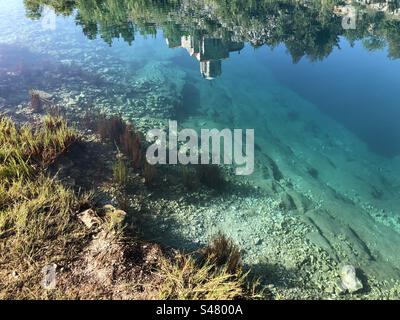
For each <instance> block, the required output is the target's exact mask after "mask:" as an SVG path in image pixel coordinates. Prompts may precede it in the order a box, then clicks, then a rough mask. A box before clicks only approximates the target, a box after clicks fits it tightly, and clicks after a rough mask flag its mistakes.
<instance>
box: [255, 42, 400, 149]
mask: <svg viewBox="0 0 400 320" xmlns="http://www.w3.org/2000/svg"><path fill="white" fill-rule="evenodd" d="M340 47H341V49H335V50H334V51H333V52H332V54H331V55H330V56H329V57H328V58H327V59H325V60H324V61H322V62H314V63H311V62H309V61H308V60H307V59H306V58H303V59H302V60H301V61H300V62H299V63H298V64H295V65H294V64H293V63H292V62H291V58H290V56H288V55H287V54H284V49H283V48H282V47H280V48H278V49H277V50H275V51H273V53H272V54H268V58H265V59H263V63H267V64H269V65H270V66H271V69H272V70H273V72H274V75H275V77H276V78H277V79H278V80H279V81H281V82H282V83H283V84H284V85H286V86H288V87H290V88H291V89H293V90H295V91H297V92H298V93H299V94H301V95H302V96H304V97H305V98H306V99H308V100H310V101H312V102H313V103H315V104H316V105H317V106H319V107H320V108H321V109H322V110H324V111H325V112H326V113H328V114H330V115H331V116H333V117H335V118H336V119H337V120H339V121H340V122H342V123H343V124H344V125H346V126H347V127H348V128H349V129H351V130H352V131H353V132H355V133H356V134H357V135H359V136H360V137H361V138H363V139H364V140H365V141H367V142H368V143H369V144H370V146H371V147H372V148H373V149H375V150H376V151H378V152H381V153H384V154H387V155H393V154H394V153H396V154H400V126H399V119H400V106H399V100H398V97H399V89H400V60H391V59H389V58H388V57H387V51H386V50H380V51H374V52H369V51H368V50H366V49H365V48H364V47H363V45H362V43H360V42H357V43H355V45H354V47H351V46H350V45H349V43H348V42H347V41H346V40H343V39H342V41H341V43H340Z"/></svg>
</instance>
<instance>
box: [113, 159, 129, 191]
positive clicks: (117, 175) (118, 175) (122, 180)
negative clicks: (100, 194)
mask: <svg viewBox="0 0 400 320" xmlns="http://www.w3.org/2000/svg"><path fill="white" fill-rule="evenodd" d="M113 175H114V181H115V182H116V183H117V184H119V185H120V186H122V187H124V188H125V187H126V186H127V184H128V181H129V168H128V166H127V165H126V161H125V160H124V159H122V158H121V157H119V158H118V159H117V161H116V162H115V164H114V168H113Z"/></svg>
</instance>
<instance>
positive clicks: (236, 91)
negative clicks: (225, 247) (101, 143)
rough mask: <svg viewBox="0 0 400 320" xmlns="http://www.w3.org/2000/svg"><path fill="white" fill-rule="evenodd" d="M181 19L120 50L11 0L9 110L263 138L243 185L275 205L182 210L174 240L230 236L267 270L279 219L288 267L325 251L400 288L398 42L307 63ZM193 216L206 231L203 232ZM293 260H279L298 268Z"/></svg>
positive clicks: (0, 48) (4, 44) (340, 40)
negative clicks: (92, 113) (43, 101)
mask: <svg viewBox="0 0 400 320" xmlns="http://www.w3.org/2000/svg"><path fill="white" fill-rule="evenodd" d="M196 3H197V2H196ZM199 3H201V1H199ZM80 9H81V8H80V7H78V8H77V9H76V10H78V11H79V10H80ZM196 10H199V9H196ZM304 10H305V9H304ZM177 12H180V13H175V15H169V16H168V17H170V19H177V21H173V22H174V23H175V24H173V23H172V22H170V23H169V24H162V25H157V22H154V21H153V20H154V19H155V18H154V19H153V20H151V19H150V18H147V19H150V21H149V23H148V24H146V26H147V27H148V28H150V27H149V26H148V25H150V26H153V27H154V28H155V31H156V34H155V35H154V34H153V35H151V34H147V35H143V34H144V32H143V30H140V31H137V32H135V33H134V34H135V40H134V41H133V42H132V44H128V43H127V42H126V41H124V40H123V39H121V38H120V39H118V40H117V39H114V40H113V41H111V44H112V45H111V46H110V45H109V44H108V43H106V42H105V41H104V40H103V39H101V37H100V36H99V35H97V37H95V39H92V40H90V39H88V37H87V36H85V35H84V34H83V33H82V27H81V26H79V25H77V24H76V22H75V21H76V17H75V16H74V14H76V12H75V13H74V14H73V15H72V16H69V17H61V16H58V17H57V19H56V29H55V30H45V29H43V27H42V25H41V22H40V21H32V20H30V19H28V18H26V16H25V13H26V12H25V8H24V6H23V3H22V2H21V1H15V2H14V1H13V2H9V1H6V0H0V107H10V106H17V105H18V104H20V103H23V102H25V101H26V100H27V99H28V97H27V95H28V94H27V93H28V90H30V89H32V88H35V89H39V90H43V91H46V92H50V93H52V94H54V95H55V96H57V97H59V99H60V102H63V103H64V104H65V105H66V106H67V107H68V108H70V109H71V110H75V111H76V112H84V111H85V108H86V107H87V106H88V105H91V106H92V105H93V106H95V107H96V108H98V109H99V110H101V111H102V112H105V113H108V114H117V113H118V114H122V115H123V116H124V118H126V119H127V120H130V121H134V122H136V123H139V122H140V123H141V125H142V127H143V128H152V126H153V127H154V126H155V125H159V124H164V125H165V123H166V120H168V119H177V120H178V121H179V124H180V126H182V127H186V128H194V129H201V128H220V129H221V128H242V129H246V128H251V129H255V132H256V155H255V156H256V171H255V173H254V174H253V175H252V176H250V177H248V178H240V177H237V178H236V179H237V180H243V181H244V180H246V181H247V180H248V181H249V182H250V184H251V186H252V187H254V189H255V190H263V192H265V193H264V196H263V197H262V198H261V199H260V197H255V196H254V195H251V194H250V195H248V194H247V193H246V194H245V193H243V195H242V197H237V199H236V198H235V199H236V200H233V199H230V200H229V202H227V204H225V205H224V204H223V203H221V202H219V203H218V202H217V203H212V204H210V206H209V207H203V208H200V209H201V210H200V209H198V210H197V209H195V212H196V213H195V217H192V218H193V221H191V220H190V219H189V220H188V219H187V217H186V216H184V215H183V216H179V215H178V216H177V217H176V219H178V220H179V219H182V224H181V225H180V228H181V229H179V230H178V231H176V230H175V232H178V233H180V234H181V235H182V237H183V238H185V237H186V238H187V239H188V240H190V241H194V240H196V241H197V240H199V239H200V240H199V242H205V241H206V240H205V239H206V238H207V237H208V236H210V235H211V234H212V233H214V232H216V231H218V230H222V231H224V232H225V233H227V234H229V235H230V236H231V237H232V238H234V239H235V240H237V241H238V242H239V243H241V244H243V245H244V246H245V247H246V251H247V255H246V262H247V263H248V264H256V262H259V261H261V260H263V259H264V258H265V257H266V256H268V255H269V256H271V255H272V254H275V257H271V259H275V260H279V254H281V253H279V254H278V253H277V252H275V251H274V250H275V249H274V248H273V244H271V243H269V242H268V240H269V237H270V236H271V232H272V231H271V221H273V222H274V223H276V224H277V225H279V227H277V228H284V225H285V224H284V223H281V222H280V221H285V219H287V217H290V221H291V222H290V229H288V230H284V231H282V235H285V234H286V235H287V241H286V244H282V246H283V247H282V248H288V247H291V248H292V249H293V252H292V253H290V254H289V253H288V256H289V258H290V259H296V250H303V249H302V248H303V247H304V246H316V247H317V248H319V249H322V250H323V251H324V252H325V253H326V254H327V255H329V256H330V257H331V258H332V259H334V260H335V261H336V262H337V263H344V262H350V263H353V264H355V265H357V266H359V267H360V268H362V269H363V270H364V271H365V272H366V273H367V274H368V275H373V276H376V277H378V278H382V279H391V278H394V279H400V255H399V253H398V247H399V245H400V126H399V119H400V107H399V88H400V59H396V57H395V56H394V55H393V52H392V51H393V46H394V47H398V46H400V43H394V44H393V43H391V45H392V47H391V49H390V48H389V47H388V45H387V44H386V43H385V42H384V40H382V39H381V41H383V42H384V43H383V45H382V46H380V47H379V48H378V49H376V50H374V51H370V50H368V49H367V48H366V46H365V39H364V40H363V39H356V40H354V41H351V40H349V39H348V38H346V37H345V36H344V35H342V34H340V35H337V45H336V46H334V48H333V50H332V52H329V54H327V55H325V56H324V57H323V58H321V59H312V57H310V55H311V54H308V55H307V54H305V56H304V57H302V58H301V59H300V60H299V61H297V60H298V59H294V57H293V53H292V52H289V50H288V49H287V47H288V45H287V44H286V45H285V43H278V44H275V43H274V44H273V45H272V44H271V45H268V42H267V43H266V45H263V46H260V47H258V48H257V49H256V48H255V46H254V45H251V43H252V40H251V39H247V38H246V36H245V35H246V34H251V32H250V31H251V30H250V31H249V32H248V33H246V31H247V28H248V29H251V28H253V27H254V26H248V25H246V24H245V23H243V24H244V26H240V27H241V28H242V29H240V28H239V27H236V28H234V26H230V23H231V24H235V23H237V24H240V21H236V20H235V19H232V20H233V21H230V22H229V23H225V24H223V23H222V24H220V25H218V26H220V27H221V26H222V25H224V26H225V25H227V26H228V27H226V28H231V27H232V28H231V29H229V32H228V31H226V30H223V31H224V32H222V31H221V32H218V31H220V30H219V29H218V28H211V29H212V32H211V31H208V32H209V33H207V31H205V30H206V27H204V26H203V25H202V24H201V23H200V22H199V25H202V29H201V28H200V27H199V26H197V29H196V28H195V27H193V26H190V27H187V28H186V29H185V30H184V31H182V33H181V34H180V33H176V30H175V29H174V30H175V31H174V32H175V33H173V32H172V31H171V29H172V27H171V24H173V25H174V26H175V27H176V25H179V26H181V27H180V28H184V27H183V26H186V23H187V19H185V16H184V10H177ZM215 12H217V9H215ZM215 12H214V13H215ZM159 14H160V15H161V16H162V14H161V13H159ZM171 16H172V17H173V18H171ZM201 16H202V15H201V14H200V18H199V21H202V20H201V18H202V17H201ZM157 17H158V16H157ZM211 17H212V18H213V19H218V18H220V19H221V20H223V18H221V17H220V16H218V14H217V13H215V15H211ZM132 19H134V18H132ZM143 19H146V17H145V18H143ZM160 19H161V18H160ZM179 19H180V20H179ZM122 20H123V21H125V22H126V20H124V19H122ZM167 20H168V19H167ZM238 20H240V19H238ZM196 21H197V20H196ZM140 22H142V21H140ZM338 23H339V26H340V19H339V20H338ZM118 26H119V25H117V26H116V28H117V27H118ZM254 28H256V27H254ZM257 28H258V27H257ZM337 28H339V29H340V27H337ZM337 28H336V29H337ZM177 29H179V28H177ZM214 29H217V30H214ZM221 29H223V28H222V27H221ZM239 29H240V30H239ZM267 29H268V28H267ZM232 30H236V31H235V32H237V33H235V32H233V31H232ZM238 30H239V31H238ZM257 30H258V29H257ZM268 30H269V29H268ZM271 30H273V28H272V27H271ZM399 30H400V29H399ZM210 33H212V34H210ZM332 33H333V31H332ZM117 34H118V32H117ZM227 34H229V35H230V36H229V37H230V38H229V39H228V40H227ZM232 34H233V35H232ZM293 37H294V38H295V37H296V34H293ZM299 37H301V36H299ZM335 38H336V35H335ZM199 39H200V40H199ZM221 39H222V40H221ZM246 40H247V41H246ZM363 41H364V42H363ZM392 41H393V40H392ZM399 41H400V39H399ZM283 42H284V41H283ZM199 43H200V44H199ZM292 45H293V44H292ZM396 45H397V46H396ZM202 46H203V47H202ZM298 46H300V44H298ZM202 48H203V49H202ZM292 49H293V48H292ZM389 49H390V51H389ZM201 50H205V51H206V52H203V54H204V61H201V62H202V66H201V63H200V62H199V61H198V59H200V60H201V58H198V54H199V52H200V51H201ZM207 50H208V51H207ZM291 51H293V50H291ZM389 55H390V57H389ZM293 60H296V61H293ZM201 68H203V69H201ZM202 73H203V74H202ZM211 78H213V79H211ZM0 110H1V109H0ZM228 192H229V191H228ZM238 210H242V212H246V213H247V212H248V213H249V214H251V219H249V216H247V217H246V216H245V215H244V214H239V213H238ZM217 214H219V215H220V218H218V219H217V220H216V218H215V215H217ZM196 221H197V222H198V221H201V227H199V228H193V226H194V225H196V223H197V222H196ZM296 226H298V228H299V230H296ZM304 226H306V227H304ZM279 230H280V229H279ZM292 234H293V235H292ZM294 235H296V237H294ZM284 240H285V239H284ZM284 240H282V241H283V242H284ZM166 241H167V240H166ZM168 241H169V240H168ZM168 241H167V242H168ZM170 242H171V241H170ZM174 244H175V245H179V243H178V244H176V243H174ZM249 244H250V245H249ZM285 245H286V247H285ZM296 248H298V249H296ZM282 250H283V249H282ZM300 256H301V255H300ZM289 258H282V257H281V259H283V261H285V263H288V264H290V263H292V262H293V261H292V262H290V261H289V260H290V259H289ZM285 259H286V260H285ZM294 265H296V263H294ZM299 265H300V264H299Z"/></svg>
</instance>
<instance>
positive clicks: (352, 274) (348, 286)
mask: <svg viewBox="0 0 400 320" xmlns="http://www.w3.org/2000/svg"><path fill="white" fill-rule="evenodd" d="M340 277H341V279H342V283H341V286H342V288H343V290H344V291H348V292H350V293H355V292H357V291H360V290H361V289H363V284H362V282H361V281H360V279H358V278H357V273H356V268H354V267H353V266H351V265H346V266H344V267H343V268H342V270H341V271H340Z"/></svg>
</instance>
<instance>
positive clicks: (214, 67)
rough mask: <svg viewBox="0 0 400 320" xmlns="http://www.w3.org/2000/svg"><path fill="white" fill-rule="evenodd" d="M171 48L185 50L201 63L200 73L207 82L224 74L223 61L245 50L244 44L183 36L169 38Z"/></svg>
mask: <svg viewBox="0 0 400 320" xmlns="http://www.w3.org/2000/svg"><path fill="white" fill-rule="evenodd" d="M167 43H168V46H169V47H170V48H178V47H181V48H185V49H186V50H187V51H188V52H189V54H190V55H191V56H192V57H195V58H196V59H197V60H198V61H199V62H200V72H201V74H202V75H203V77H204V78H206V79H207V80H212V79H214V78H216V77H218V76H220V75H221V74H222V60H224V59H227V58H229V53H230V52H235V51H240V50H242V49H243V48H244V43H243V42H232V41H225V40H223V39H218V38H207V37H204V36H199V37H196V36H182V37H180V38H179V37H176V38H174V39H171V38H167Z"/></svg>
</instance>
